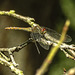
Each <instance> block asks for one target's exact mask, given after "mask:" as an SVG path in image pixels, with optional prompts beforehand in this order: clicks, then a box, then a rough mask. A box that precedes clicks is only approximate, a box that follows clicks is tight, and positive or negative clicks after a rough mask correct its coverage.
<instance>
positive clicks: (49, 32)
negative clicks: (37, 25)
mask: <svg viewBox="0 0 75 75" xmlns="http://www.w3.org/2000/svg"><path fill="white" fill-rule="evenodd" d="M42 28H45V29H46V31H47V33H48V34H49V35H50V36H51V37H53V38H55V39H56V40H59V39H60V37H61V34H59V33H57V32H56V31H54V30H52V29H50V28H47V27H42ZM70 41H72V38H71V37H70V36H68V35H66V36H65V39H64V42H70Z"/></svg>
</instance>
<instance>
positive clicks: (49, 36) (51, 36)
mask: <svg viewBox="0 0 75 75" xmlns="http://www.w3.org/2000/svg"><path fill="white" fill-rule="evenodd" d="M5 29H15V30H25V31H26V30H27V31H29V32H31V34H30V36H31V38H32V39H33V40H34V42H35V45H36V47H37V50H38V53H40V51H39V49H38V46H37V43H36V42H38V43H39V44H40V46H41V47H43V48H44V49H45V50H49V47H50V45H48V44H46V43H44V42H41V39H44V40H47V41H51V42H53V43H58V42H59V39H60V37H61V34H59V33H57V32H56V31H54V30H53V29H50V28H47V27H40V26H34V27H29V28H22V27H6V28H5ZM71 40H72V38H71V37H70V36H69V35H66V36H65V39H64V42H71Z"/></svg>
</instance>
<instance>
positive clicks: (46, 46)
mask: <svg viewBox="0 0 75 75" xmlns="http://www.w3.org/2000/svg"><path fill="white" fill-rule="evenodd" d="M39 44H40V46H41V47H43V48H44V49H45V50H49V45H46V44H43V43H41V42H39Z"/></svg>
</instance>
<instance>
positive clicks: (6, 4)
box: [0, 0, 75, 75]
mask: <svg viewBox="0 0 75 75" xmlns="http://www.w3.org/2000/svg"><path fill="white" fill-rule="evenodd" d="M0 10H4V11H9V10H15V11H16V13H18V14H21V15H23V16H29V17H32V18H34V19H35V22H36V23H38V24H39V25H40V26H45V27H48V28H51V29H54V30H56V31H57V32H59V33H61V31H62V28H63V26H64V23H65V21H66V20H67V19H69V20H70V21H71V25H70V27H69V30H68V32H67V34H68V35H70V36H71V37H72V42H70V43H69V44H75V39H74V38H75V1H74V0H0ZM7 26H18V27H28V26H29V25H28V24H27V23H24V22H23V21H20V20H17V19H15V18H13V17H8V16H0V47H1V48H2V47H13V46H16V45H19V44H21V43H23V42H24V41H26V40H27V39H28V38H29V37H30V33H28V32H24V31H15V30H5V29H4V28H5V27H7ZM38 47H39V49H40V50H41V51H40V52H41V54H40V55H39V54H38V52H37V49H36V47H35V45H34V43H31V44H29V45H28V46H26V47H25V48H24V49H22V50H21V51H19V52H16V53H14V57H15V60H16V62H17V63H18V64H19V68H20V69H21V70H23V71H24V74H25V75H35V72H36V70H37V69H38V68H39V67H40V66H41V64H42V62H43V61H44V59H45V57H46V56H47V54H48V52H49V51H46V50H44V49H43V48H41V47H40V46H39V45H38ZM72 67H75V61H74V60H72V59H69V58H66V56H65V54H64V53H63V52H62V51H60V50H59V51H58V53H57V54H56V56H55V58H54V60H53V62H52V64H51V65H50V66H49V68H48V72H47V73H46V74H45V75H63V68H66V70H69V69H70V68H72ZM0 75H14V74H13V73H11V71H10V69H9V68H8V67H5V66H3V65H0Z"/></svg>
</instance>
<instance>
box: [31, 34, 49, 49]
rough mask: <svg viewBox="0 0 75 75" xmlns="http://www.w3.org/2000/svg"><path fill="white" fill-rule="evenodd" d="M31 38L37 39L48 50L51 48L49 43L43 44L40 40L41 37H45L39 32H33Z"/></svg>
mask: <svg viewBox="0 0 75 75" xmlns="http://www.w3.org/2000/svg"><path fill="white" fill-rule="evenodd" d="M30 36H31V38H33V39H34V40H35V41H37V42H38V43H39V44H40V46H41V47H43V48H44V49H46V50H48V49H49V45H47V44H43V43H42V42H40V39H41V38H43V36H42V35H40V34H39V33H31V34H30Z"/></svg>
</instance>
